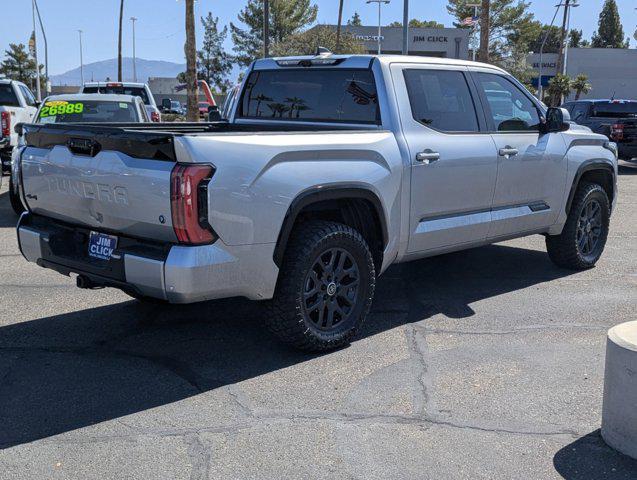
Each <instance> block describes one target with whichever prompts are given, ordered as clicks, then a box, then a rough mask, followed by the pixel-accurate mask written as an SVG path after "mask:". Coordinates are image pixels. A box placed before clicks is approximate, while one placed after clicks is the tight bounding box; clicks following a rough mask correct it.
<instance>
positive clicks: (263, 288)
mask: <svg viewBox="0 0 637 480" xmlns="http://www.w3.org/2000/svg"><path fill="white" fill-rule="evenodd" d="M31 217H32V216H31V214H29V213H28V212H27V213H25V214H23V215H22V217H21V218H20V222H19V224H18V243H19V246H20V251H21V252H22V255H23V256H24V257H25V258H26V259H27V260H28V261H30V262H34V263H37V264H38V265H40V266H41V267H44V268H49V269H52V270H55V271H57V272H59V273H62V274H64V275H70V274H71V273H74V274H78V275H83V276H85V277H86V278H88V279H89V280H90V281H91V283H92V284H93V285H96V286H98V285H99V286H109V287H115V288H119V289H122V290H128V291H134V292H136V293H138V294H141V295H144V296H148V297H153V298H158V299H162V300H167V301H169V302H170V303H193V302H199V301H204V300H212V299H217V298H225V297H236V296H242V297H247V298H249V299H252V300H265V299H268V298H272V295H273V294H274V287H275V285H276V280H277V275H278V268H277V266H276V264H275V263H274V261H273V259H272V258H273V253H274V244H260V245H249V246H241V247H229V246H227V245H225V244H223V242H221V241H220V240H218V241H217V242H215V243H214V244H212V245H201V246H179V245H172V246H167V247H166V248H165V249H164V250H165V251H164V253H163V254H158V253H157V251H154V252H152V254H149V255H146V254H145V253H144V251H143V248H140V246H139V245H135V246H131V245H129V246H128V247H123V248H120V247H119V246H118V249H117V250H116V251H115V252H114V256H115V258H116V260H112V261H111V262H101V261H92V260H88V259H86V258H78V257H77V256H76V257H72V256H68V255H67V256H64V255H59V254H56V253H54V248H52V246H51V244H52V243H55V238H54V237H55V235H58V230H56V227H55V226H51V227H46V226H43V223H42V222H33V221H31V220H32V218H31Z"/></svg>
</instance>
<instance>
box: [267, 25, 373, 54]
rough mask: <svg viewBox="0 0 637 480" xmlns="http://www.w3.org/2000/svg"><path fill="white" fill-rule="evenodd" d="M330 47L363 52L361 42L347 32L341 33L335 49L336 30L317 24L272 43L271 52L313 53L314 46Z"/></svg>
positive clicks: (342, 51) (349, 51)
mask: <svg viewBox="0 0 637 480" xmlns="http://www.w3.org/2000/svg"><path fill="white" fill-rule="evenodd" d="M318 46H321V47H325V48H328V49H330V50H331V51H333V52H334V53H365V48H364V47H363V44H362V43H360V42H359V41H358V40H356V38H354V36H353V35H352V34H351V33H349V32H343V33H341V39H340V45H339V49H338V51H337V50H336V31H335V30H334V29H333V28H331V27H328V26H327V25H317V26H316V27H314V28H311V29H309V30H306V31H304V32H300V33H294V34H292V35H290V36H289V37H287V38H286V39H285V40H283V41H282V42H279V43H277V44H276V45H274V47H273V50H272V53H273V54H274V55H276V56H281V57H283V56H287V55H313V54H314V53H315V52H316V47H318Z"/></svg>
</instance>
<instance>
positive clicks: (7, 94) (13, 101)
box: [0, 83, 20, 107]
mask: <svg viewBox="0 0 637 480" xmlns="http://www.w3.org/2000/svg"><path fill="white" fill-rule="evenodd" d="M0 105H4V106H6V107H19V106H20V104H19V103H18V97H17V96H16V94H15V92H14V91H13V87H12V86H11V84H10V83H2V84H0Z"/></svg>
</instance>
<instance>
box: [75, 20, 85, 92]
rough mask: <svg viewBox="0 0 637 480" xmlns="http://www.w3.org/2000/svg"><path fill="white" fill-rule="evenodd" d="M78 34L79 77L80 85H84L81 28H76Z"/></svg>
mask: <svg viewBox="0 0 637 480" xmlns="http://www.w3.org/2000/svg"><path fill="white" fill-rule="evenodd" d="M77 33H79V34H80V78H81V82H82V85H84V60H83V59H82V30H78V31H77Z"/></svg>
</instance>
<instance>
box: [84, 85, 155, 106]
mask: <svg viewBox="0 0 637 480" xmlns="http://www.w3.org/2000/svg"><path fill="white" fill-rule="evenodd" d="M82 93H114V94H116V95H132V96H133V97H142V100H143V102H144V104H145V105H150V100H149V99H148V95H147V93H146V89H145V88H144V87H126V86H124V85H100V86H99V87H84V89H83V90H82Z"/></svg>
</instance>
